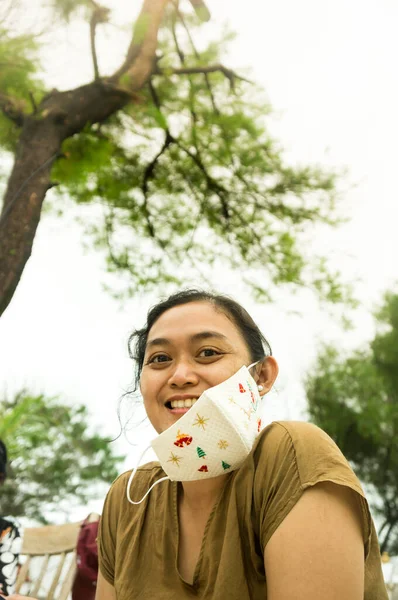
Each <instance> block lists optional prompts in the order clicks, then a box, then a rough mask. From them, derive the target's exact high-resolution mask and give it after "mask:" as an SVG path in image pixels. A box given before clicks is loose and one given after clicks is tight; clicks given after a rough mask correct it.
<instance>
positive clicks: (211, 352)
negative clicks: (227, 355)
mask: <svg viewBox="0 0 398 600" xmlns="http://www.w3.org/2000/svg"><path fill="white" fill-rule="evenodd" d="M220 354H221V352H217V350H213V348H204V349H203V350H201V351H200V353H199V356H201V357H202V358H210V357H212V356H219V355H220Z"/></svg>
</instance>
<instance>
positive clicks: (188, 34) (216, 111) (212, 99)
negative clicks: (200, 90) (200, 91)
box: [174, 5, 220, 115]
mask: <svg viewBox="0 0 398 600" xmlns="http://www.w3.org/2000/svg"><path fill="white" fill-rule="evenodd" d="M176 15H177V16H178V18H179V19H180V21H181V23H182V26H183V27H184V29H185V32H186V34H187V36H188V39H189V43H190V44H191V47H192V50H193V53H194V55H195V56H196V58H197V60H198V61H200V58H201V56H200V54H199V52H198V49H197V48H196V46H195V42H194V41H193V37H192V35H191V32H190V30H189V27H188V25H187V24H186V22H185V19H184V16H183V14H182V13H181V11H180V10H179V7H178V5H177V6H176ZM174 37H175V38H176V35H175V36H174ZM175 41H176V43H177V40H176V39H175ZM180 61H181V64H182V66H185V61H184V60H181V57H180ZM205 82H206V87H207V90H208V92H209V96H210V99H211V104H212V106H213V110H214V113H215V114H216V115H218V114H219V113H220V111H219V110H218V107H217V104H216V100H215V98H214V94H213V88H212V87H211V83H210V79H209V75H208V73H205Z"/></svg>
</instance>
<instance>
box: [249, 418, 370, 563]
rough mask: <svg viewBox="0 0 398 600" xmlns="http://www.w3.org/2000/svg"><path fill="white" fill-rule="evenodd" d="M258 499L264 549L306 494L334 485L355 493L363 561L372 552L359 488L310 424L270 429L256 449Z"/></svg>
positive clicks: (336, 453) (338, 456)
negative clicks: (320, 486)
mask: <svg viewBox="0 0 398 600" xmlns="http://www.w3.org/2000/svg"><path fill="white" fill-rule="evenodd" d="M256 454H257V455H258V465H257V469H256V476H255V484H254V485H255V494H256V497H257V502H258V506H259V507H260V540H261V545H262V548H263V549H264V548H265V547H266V545H267V543H268V541H269V540H270V538H271V536H272V535H273V533H274V532H275V531H276V529H277V528H278V527H279V525H280V524H281V523H282V521H283V520H284V518H285V517H286V516H287V515H288V514H289V512H290V511H291V510H292V508H293V506H294V505H295V504H296V503H297V502H298V500H299V499H300V498H301V496H302V495H303V493H304V491H305V490H306V489H307V488H309V487H312V486H314V485H316V484H317V483H321V482H323V481H330V482H333V483H336V484H338V485H344V486H347V487H349V488H351V489H352V490H354V491H355V492H356V493H357V500H358V510H359V513H360V516H361V523H362V534H363V540H364V548H365V559H366V558H367V556H368V554H369V550H370V543H371V531H372V519H371V515H370V511H369V506H368V503H367V500H366V497H365V494H364V492H363V490H362V487H361V484H360V482H359V480H358V478H357V476H356V475H355V473H354V471H353V470H352V468H351V466H350V464H349V463H348V461H347V459H346V458H345V457H344V455H343V454H342V452H341V451H340V449H339V448H338V446H337V445H336V444H335V442H334V441H333V440H332V438H331V437H330V436H329V435H328V434H327V433H326V432H325V431H323V430H322V429H320V428H319V427H317V426H316V425H313V424H312V423H305V422H300V421H280V422H279V421H278V422H274V423H272V424H271V425H270V426H269V427H268V428H267V432H266V435H264V436H263V437H262V439H261V442H260V444H259V445H258V447H257V448H256Z"/></svg>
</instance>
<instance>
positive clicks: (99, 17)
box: [90, 0, 110, 81]
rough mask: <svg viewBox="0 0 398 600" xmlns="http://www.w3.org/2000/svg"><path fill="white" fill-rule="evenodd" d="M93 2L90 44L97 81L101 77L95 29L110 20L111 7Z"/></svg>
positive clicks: (92, 0)
mask: <svg viewBox="0 0 398 600" xmlns="http://www.w3.org/2000/svg"><path fill="white" fill-rule="evenodd" d="M91 4H92V5H93V13H92V15H91V19H90V46H91V56H92V59H93V67H94V79H95V80H96V81H97V80H98V79H99V78H100V74H99V69H98V59H97V50H96V47H95V31H96V28H97V25H99V24H100V23H107V22H108V19H109V13H110V9H109V8H107V7H106V6H100V5H99V4H97V3H96V2H94V0H91Z"/></svg>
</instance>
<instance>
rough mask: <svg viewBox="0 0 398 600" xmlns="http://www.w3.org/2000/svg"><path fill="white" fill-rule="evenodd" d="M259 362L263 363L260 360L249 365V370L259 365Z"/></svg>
mask: <svg viewBox="0 0 398 600" xmlns="http://www.w3.org/2000/svg"><path fill="white" fill-rule="evenodd" d="M259 362H261V361H259V360H256V362H254V363H252V364H251V365H249V366H248V367H247V370H249V369H251V368H252V367H254V365H257V364H258V363H259Z"/></svg>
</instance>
